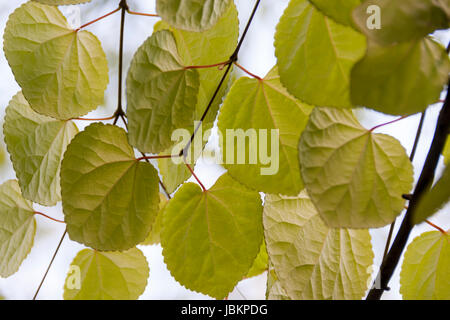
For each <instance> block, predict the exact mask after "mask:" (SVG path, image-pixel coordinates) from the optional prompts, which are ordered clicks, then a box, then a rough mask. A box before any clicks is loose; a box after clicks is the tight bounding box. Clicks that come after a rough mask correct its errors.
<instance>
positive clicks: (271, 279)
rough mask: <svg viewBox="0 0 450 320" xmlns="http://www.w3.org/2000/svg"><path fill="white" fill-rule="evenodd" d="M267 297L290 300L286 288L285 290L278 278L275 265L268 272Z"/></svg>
mask: <svg viewBox="0 0 450 320" xmlns="http://www.w3.org/2000/svg"><path fill="white" fill-rule="evenodd" d="M266 299H267V300H290V299H289V297H288V296H287V293H286V290H284V289H283V287H282V286H281V283H280V280H278V277H277V275H276V274H275V270H274V269H273V267H272V268H271V269H270V270H269V272H268V273H267V287H266Z"/></svg>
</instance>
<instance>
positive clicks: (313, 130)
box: [299, 107, 413, 228]
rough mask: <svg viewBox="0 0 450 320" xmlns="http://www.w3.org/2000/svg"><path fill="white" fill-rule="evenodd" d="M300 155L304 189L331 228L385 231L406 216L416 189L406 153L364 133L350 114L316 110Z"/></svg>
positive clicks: (383, 137)
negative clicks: (408, 201)
mask: <svg viewBox="0 0 450 320" xmlns="http://www.w3.org/2000/svg"><path fill="white" fill-rule="evenodd" d="M299 152H300V167H301V173H302V177H303V181H304V183H305V186H306V189H307V190H308V194H309V195H310V197H311V200H312V201H313V202H314V204H315V205H316V207H317V209H318V211H319V213H320V215H321V217H322V218H323V219H324V221H325V222H326V223H327V225H328V226H330V227H338V228H342V227H345V228H377V227H382V226H385V225H387V224H389V223H391V222H392V221H393V220H394V219H395V217H397V216H398V215H399V214H400V213H401V211H402V210H403V207H404V203H405V200H404V199H403V198H402V195H403V194H407V193H409V191H410V190H411V188H412V184H413V167H412V164H411V162H410V161H409V159H408V156H407V154H406V151H405V149H404V148H403V147H402V145H401V144H400V143H399V142H398V141H397V140H396V139H394V138H393V137H391V136H388V135H385V134H374V133H373V132H371V131H369V130H366V129H364V128H363V127H362V126H361V125H360V124H359V122H358V121H357V120H356V118H355V116H354V115H353V113H352V111H351V110H344V109H334V108H322V107H321V108H315V109H314V110H313V112H312V114H311V116H310V120H309V122H308V124H307V126H306V129H305V130H304V131H303V135H302V138H301V140H300V145H299Z"/></svg>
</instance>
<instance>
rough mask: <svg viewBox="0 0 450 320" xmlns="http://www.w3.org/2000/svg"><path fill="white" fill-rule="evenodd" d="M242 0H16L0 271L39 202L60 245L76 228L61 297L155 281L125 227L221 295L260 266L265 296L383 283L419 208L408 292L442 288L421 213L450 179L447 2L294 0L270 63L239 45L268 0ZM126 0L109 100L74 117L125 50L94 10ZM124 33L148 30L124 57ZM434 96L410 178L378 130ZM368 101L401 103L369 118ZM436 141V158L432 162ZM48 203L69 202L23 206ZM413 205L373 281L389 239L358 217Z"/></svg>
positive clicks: (406, 273) (436, 202) (377, 216)
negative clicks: (430, 132)
mask: <svg viewBox="0 0 450 320" xmlns="http://www.w3.org/2000/svg"><path fill="white" fill-rule="evenodd" d="M137 1H140V0H137ZM238 1H246V0H236V1H233V0H226V1H224V0H183V1H180V0H176V1H175V0H154V4H155V8H156V12H155V13H142V12H134V11H132V10H131V9H130V8H129V6H128V5H129V4H128V3H127V1H126V0H109V2H111V3H115V4H117V7H116V9H115V10H113V11H111V12H109V13H106V14H105V13H101V12H99V13H98V18H97V19H94V20H93V21H90V22H86V23H84V24H82V25H81V27H79V28H78V29H76V30H74V29H72V28H71V27H70V25H69V24H68V22H67V20H66V18H65V16H64V15H63V13H62V12H61V11H60V10H59V8H58V6H61V5H80V4H84V5H83V7H86V8H90V6H91V5H92V8H98V7H97V6H96V4H97V3H99V1H90V0H30V1H28V2H25V3H24V4H22V5H21V6H20V7H18V8H17V9H16V10H14V11H13V12H12V13H11V15H10V16H9V18H8V21H7V23H6V26H5V29H4V30H3V31H4V36H3V40H4V41H3V49H4V54H5V57H6V60H7V62H8V64H9V66H10V67H11V71H12V74H13V75H14V78H15V80H16V82H17V84H18V85H19V87H20V91H19V92H18V93H17V94H16V95H14V96H13V97H12V98H11V100H10V102H9V104H8V106H4V107H6V111H5V116H4V124H3V134H4V140H5V143H6V147H7V150H8V153H9V156H10V159H11V162H12V167H13V169H14V171H15V175H16V177H17V180H7V181H6V182H4V183H3V184H1V185H0V276H1V277H9V276H11V275H13V274H15V273H16V272H17V271H18V270H19V267H20V265H21V264H22V262H23V261H24V259H26V257H27V256H28V254H29V252H30V251H31V249H32V247H33V243H34V237H35V233H36V222H35V215H41V216H43V217H47V218H50V219H52V220H55V221H56V222H60V223H65V226H66V232H65V233H64V235H63V237H62V239H61V242H60V245H61V243H62V240H64V237H65V236H66V233H67V235H68V237H69V238H70V240H72V241H76V242H78V243H80V244H82V245H84V246H86V247H87V248H85V249H83V250H81V251H80V252H79V253H78V254H77V256H76V257H75V259H74V260H73V262H72V264H71V265H70V266H69V268H68V274H67V278H66V281H65V286H64V291H63V297H64V298H65V299H68V300H129V299H138V298H139V297H140V296H141V295H142V294H143V292H144V290H146V288H147V286H148V283H152V282H149V281H148V278H149V274H150V271H149V264H148V262H147V259H146V257H145V255H144V253H143V252H142V251H140V249H138V248H137V247H136V246H140V248H141V249H142V250H143V251H144V252H145V249H146V248H147V247H145V246H148V245H160V246H161V247H162V254H163V256H164V262H165V264H166V266H167V269H168V270H169V272H170V273H171V275H172V276H173V277H174V279H175V280H176V281H178V282H179V283H180V284H181V285H182V286H184V287H185V288H187V289H190V290H193V291H196V292H200V293H203V294H206V295H209V296H210V297H213V298H217V299H224V298H226V297H228V295H229V294H230V293H231V292H232V291H233V290H234V288H235V287H236V285H237V284H238V283H239V282H240V281H241V280H244V279H246V278H250V277H255V276H261V275H263V276H264V275H265V276H267V287H266V292H265V295H266V298H267V299H277V300H296V299H308V300H309V299H314V300H315V299H339V300H341V299H362V298H364V297H365V295H366V293H367V291H368V292H369V293H368V295H367V298H371V299H372V298H380V297H381V294H379V293H380V292H383V291H384V290H385V289H386V288H387V287H388V283H387V280H386V278H389V277H391V276H392V272H393V268H392V267H391V266H397V265H398V264H399V261H402V260H400V258H402V257H401V256H400V255H398V254H397V253H398V252H402V251H403V249H405V246H406V244H407V243H408V236H409V235H410V234H411V231H412V228H413V226H414V225H415V224H418V223H421V222H426V223H427V224H428V225H429V226H434V227H435V228H436V229H438V230H439V232H438V231H434V232H426V233H424V234H422V235H420V236H419V237H417V238H416V239H414V241H413V242H412V243H411V244H409V246H408V248H407V250H406V253H405V255H404V256H403V258H404V261H403V265H402V271H401V277H400V278H401V279H400V286H401V289H400V292H401V294H402V295H403V298H404V299H450V296H449V293H450V291H449V288H450V283H449V281H450V273H449V272H448V270H449V256H450V253H449V237H448V232H446V231H445V230H446V229H448V226H447V228H445V227H439V226H436V225H435V224H434V223H433V222H431V221H429V220H428V219H434V217H433V216H434V214H435V213H436V212H438V211H439V212H443V210H441V209H442V208H446V205H447V203H448V200H449V192H448V190H450V189H449V183H450V182H449V170H448V165H449V149H450V142H448V141H447V144H445V141H446V140H448V133H449V132H450V98H449V97H448V95H447V97H446V98H445V100H444V101H442V100H441V99H443V98H442V97H443V96H444V94H443V92H442V91H443V90H444V89H447V88H446V84H448V82H449V72H450V61H449V56H448V53H447V51H448V50H446V49H445V47H446V46H447V44H446V43H440V42H438V40H437V38H438V37H435V36H434V35H433V34H432V33H433V32H435V31H436V30H446V29H447V28H448V27H449V21H450V3H449V1H448V0H401V1H400V0H397V1H393V0H290V1H289V3H286V10H285V11H284V13H283V14H282V16H281V17H280V20H279V22H278V23H277V27H276V31H275V33H274V35H273V37H274V53H275V57H276V65H275V66H269V65H268V66H261V68H260V70H261V69H262V70H270V71H269V72H268V73H267V74H266V75H257V74H255V73H253V72H252V71H250V70H249V68H248V66H243V65H242V64H243V63H242V61H241V59H240V58H241V56H242V51H243V49H247V47H246V45H248V43H247V42H245V40H246V37H247V36H248V35H249V34H252V33H256V34H258V32H260V30H258V29H255V28H254V26H255V24H254V20H255V19H258V18H255V17H256V16H258V15H259V14H261V11H260V10H261V9H260V4H261V3H262V2H263V1H258V0H252V2H253V3H254V7H253V10H252V11H251V12H250V15H249V17H248V20H246V21H239V19H238V16H239V17H240V16H241V15H238V10H237V8H238V6H236V4H237V3H238ZM90 2H91V4H89V3H90ZM119 12H120V15H121V19H120V25H118V26H117V30H120V32H119V33H118V34H117V40H118V41H119V43H118V46H117V47H118V49H119V52H118V59H117V60H118V62H119V63H118V65H119V66H120V68H119V72H118V73H117V76H118V79H117V82H116V81H114V82H113V83H118V84H119V85H118V86H117V100H115V99H113V100H115V101H118V103H117V105H115V106H113V107H115V112H114V113H113V114H112V116H110V117H106V118H102V119H96V118H87V117H86V118H83V116H84V115H86V114H87V113H89V112H91V111H94V110H95V109H96V108H97V107H98V106H100V105H102V104H103V102H104V95H105V90H106V87H107V85H108V83H109V75H108V70H109V69H108V64H116V63H117V61H116V59H114V61H107V58H106V54H105V52H104V50H103V48H102V44H101V43H100V41H99V40H98V38H97V37H96V35H94V34H93V33H91V32H89V31H87V30H86V29H88V28H89V26H90V25H91V24H93V23H105V24H107V23H113V22H107V21H108V20H106V19H105V20H103V19H104V18H106V17H109V16H110V15H112V14H115V13H119ZM265 14H268V15H271V14H272V12H271V11H267V12H266V13H265ZM128 15H129V18H128ZM135 15H141V16H147V18H148V19H149V22H148V24H146V25H145V28H144V29H142V30H129V29H128V28H126V21H128V19H132V18H133V16H135ZM126 16H127V18H126V19H125V17H126ZM147 18H146V19H147ZM143 19H144V18H143ZM151 19H156V21H155V23H154V24H152V20H151ZM157 20H159V21H157ZM110 21H114V20H110ZM119 27H120V28H119ZM240 27H241V28H240ZM106 28H107V29H108V30H111V34H110V35H107V36H111V37H114V36H116V34H115V33H116V31H115V29H113V28H114V26H112V25H111V26H110V25H107V27H106ZM113 30H114V31H113ZM152 31H153V32H152ZM130 33H142V34H145V35H146V36H147V39H146V40H145V41H144V42H143V43H142V44H141V45H140V46H139V47H138V48H137V51H136V52H135V53H134V54H133V58H132V60H131V61H130V63H129V64H128V63H127V62H128V61H127V60H126V59H124V51H125V50H128V48H126V45H127V43H128V42H127V37H128V36H129V34H130ZM102 36H104V35H102ZM264 36H266V35H264ZM124 47H125V48H124ZM252 49H253V50H256V53H254V54H255V56H252V57H250V59H254V60H255V61H257V58H258V57H256V55H257V54H258V52H257V50H258V49H259V48H252ZM108 56H109V55H108ZM247 61H248V60H247ZM112 69H113V68H112ZM237 69H240V70H241V71H242V72H244V73H245V76H242V77H241V76H239V74H240V73H238V72H236V70H237ZM113 70H114V69H113ZM2 92H3V91H2ZM122 94H123V96H122ZM109 100H110V99H108V100H107V101H109ZM440 102H444V104H443V105H442V107H441V112H440V116H439V118H438V121H437V124H436V131H435V134H434V136H433V140H432V141H431V147H430V149H429V154H428V155H427V157H426V161H425V165H424V166H423V168H424V169H423V170H422V171H421V172H419V176H420V178H419V179H418V181H414V174H413V165H412V160H413V159H412V158H413V155H408V154H407V152H406V149H405V147H404V146H402V144H401V143H400V141H399V140H397V138H395V137H393V136H389V135H386V134H382V133H378V131H376V130H378V129H380V128H381V127H383V126H384V125H387V124H389V125H392V126H395V124H393V123H394V122H397V121H399V120H402V119H403V118H405V117H407V116H410V115H413V114H416V113H419V112H425V111H426V110H427V109H428V107H429V106H430V105H435V104H437V103H440ZM360 107H364V108H370V109H372V110H375V111H378V112H381V113H385V114H390V115H395V116H399V118H397V119H394V120H392V121H389V122H387V123H380V124H378V125H376V126H375V127H373V128H365V127H364V126H362V125H361V124H360V122H359V119H358V118H357V117H356V116H355V113H354V110H355V108H360ZM358 114H364V113H361V112H358ZM79 121H95V122H96V123H93V124H90V125H89V124H88V125H86V126H85V125H81V124H79V123H78V122H79ZM104 121H111V122H112V123H111V124H105V123H103V122H104ZM78 127H79V128H82V130H81V131H80V132H78ZM215 130H216V131H215ZM212 132H217V135H218V139H217V140H218V141H219V146H218V147H219V150H220V151H219V155H218V157H216V158H214V160H218V162H217V163H216V164H219V165H223V167H224V168H225V169H226V171H227V172H226V173H224V174H222V175H221V176H220V177H219V178H218V179H217V181H215V182H214V181H208V183H210V185H212V186H211V187H210V188H206V187H205V184H203V182H202V180H203V178H202V179H199V177H198V176H197V175H196V174H195V172H196V171H198V169H199V168H201V167H203V166H200V165H198V166H195V165H196V164H197V161H198V160H199V159H201V157H202V155H203V149H204V148H205V145H206V144H207V143H208V140H210V142H213V141H215V140H211V139H210V137H214V138H217V137H216V136H214V135H213V134H212ZM420 133H421V127H419V129H418V130H417V135H416V136H417V138H419V137H420V136H421V135H420ZM399 134H400V133H399ZM411 138H412V139H411V140H412V141H413V137H411ZM402 141H403V140H402ZM418 142H419V139H416V140H415V147H416V146H417V143H418ZM213 147H217V146H213ZM414 150H415V148H414ZM441 155H443V159H444V163H445V164H446V166H447V167H446V168H445V169H444V171H443V174H442V176H441V177H439V179H436V181H434V176H435V175H436V172H437V170H436V168H437V166H438V163H439V159H440V156H441ZM206 158H213V157H208V156H205V157H204V159H206ZM203 164H206V165H209V164H208V163H206V161H205V163H203ZM213 168H214V167H213ZM216 168H217V167H216ZM194 170H195V171H194ZM200 176H201V177H202V175H200ZM189 178H191V179H190V180H189V181H194V182H186V181H187V180H188V179H189ZM209 180H210V179H209ZM59 202H61V203H62V206H61V207H62V211H63V214H64V221H59V220H57V219H54V218H52V217H50V216H48V215H46V214H45V213H41V212H38V211H35V209H34V208H33V206H34V203H36V204H40V205H44V206H55V205H58V204H59ZM405 210H406V214H405V217H404V218H402V219H403V221H402V222H401V223H402V226H401V227H400V231H399V232H397V233H395V234H394V235H393V237H394V238H395V239H394V241H393V242H392V243H393V244H392V248H391V249H390V250H387V254H386V256H385V257H384V259H385V260H384V261H385V262H386V263H383V264H382V266H381V273H380V274H381V275H382V276H383V277H382V278H381V282H382V283H383V287H382V288H381V289H380V288H377V287H376V285H377V283H375V286H373V287H372V286H371V283H370V273H371V270H372V269H373V265H372V264H373V261H374V257H375V255H379V256H377V258H380V259H381V254H383V252H373V250H372V244H371V236H370V233H369V230H370V231H371V232H377V231H376V230H374V229H376V228H380V227H383V226H386V225H388V224H391V223H393V222H394V221H395V220H396V219H397V220H398V218H399V216H400V215H401V213H402V212H405ZM443 214H445V213H443ZM48 221H50V220H48ZM60 245H59V246H58V248H57V250H56V252H55V255H56V253H57V252H58V250H59V249H60V247H61V246H60ZM141 246H142V247H141ZM386 247H387V248H388V246H386ZM52 261H53V260H52ZM378 261H381V260H378ZM386 266H390V267H389V268H387V269H386ZM386 274H387V277H385V276H386ZM18 276H20V274H19V275H18ZM45 277H46V275H44V278H43V280H45ZM377 280H379V279H378V278H377ZM383 281H384V282H383ZM39 288H40V287H39ZM149 289H150V290H152V289H154V288H149ZM38 293H39V289H38V291H37V292H36V295H37V294H38ZM262 294H263V293H261V295H262Z"/></svg>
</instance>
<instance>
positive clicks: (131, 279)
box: [64, 248, 150, 300]
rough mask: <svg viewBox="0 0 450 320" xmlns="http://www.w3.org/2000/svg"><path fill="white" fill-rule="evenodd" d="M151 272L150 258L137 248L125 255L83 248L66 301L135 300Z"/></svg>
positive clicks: (68, 281) (67, 285)
mask: <svg viewBox="0 0 450 320" xmlns="http://www.w3.org/2000/svg"><path fill="white" fill-rule="evenodd" d="M149 271H150V269H149V267H148V263H147V259H146V258H145V256H144V254H143V253H142V252H141V251H140V250H139V249H137V248H132V249H130V250H128V251H124V252H99V251H96V250H91V249H84V250H82V251H80V252H78V254H77V256H76V257H75V259H74V260H73V262H72V264H71V265H70V271H69V274H68V275H67V278H66V283H65V285H64V299H65V300H135V299H137V298H139V296H140V295H141V294H142V293H143V292H144V290H145V287H146V286H147V279H148V276H149ZM78 276H80V278H79V279H76V277H78ZM77 281H79V283H77ZM77 284H78V285H80V286H79V287H78V288H77Z"/></svg>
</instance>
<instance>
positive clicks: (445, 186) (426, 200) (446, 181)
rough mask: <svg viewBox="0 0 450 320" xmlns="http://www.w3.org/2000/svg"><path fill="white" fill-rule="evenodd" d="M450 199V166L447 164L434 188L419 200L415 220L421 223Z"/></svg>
mask: <svg viewBox="0 0 450 320" xmlns="http://www.w3.org/2000/svg"><path fill="white" fill-rule="evenodd" d="M449 201H450V167H449V166H447V167H446V168H445V170H444V173H443V174H442V177H441V178H440V179H439V180H438V182H436V184H435V185H434V186H433V188H432V189H431V190H430V191H428V192H427V193H425V194H424V195H423V196H422V197H421V198H420V200H419V205H418V207H417V208H416V211H415V214H414V217H413V222H414V223H420V222H423V221H424V220H426V219H428V218H429V217H431V216H432V215H433V214H435V213H436V212H438V211H439V210H440V209H441V208H442V207H443V206H444V205H446V204H447V202H449Z"/></svg>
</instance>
